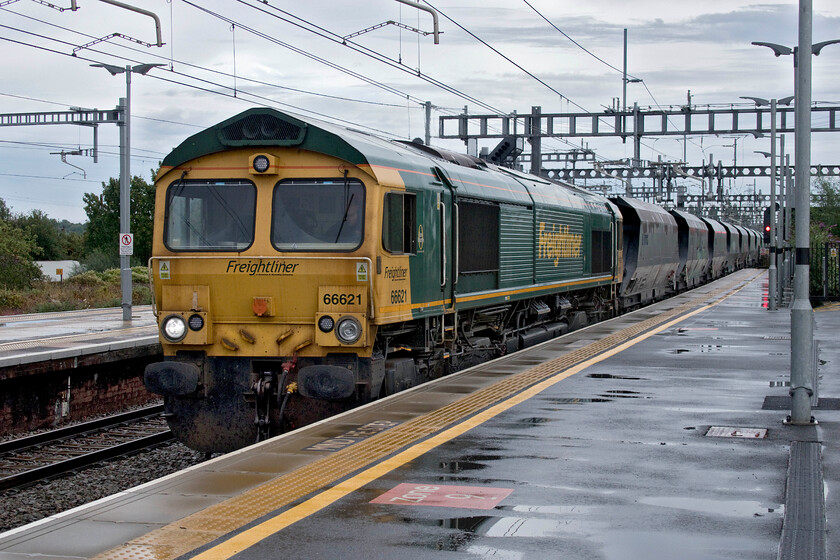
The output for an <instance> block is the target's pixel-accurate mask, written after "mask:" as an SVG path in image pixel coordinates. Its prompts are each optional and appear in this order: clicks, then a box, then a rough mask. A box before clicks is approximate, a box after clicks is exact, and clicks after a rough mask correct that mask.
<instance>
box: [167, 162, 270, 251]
mask: <svg viewBox="0 0 840 560" xmlns="http://www.w3.org/2000/svg"><path fill="white" fill-rule="evenodd" d="M256 201H257V190H256V187H255V186H254V184H253V183H251V182H250V181H238V180H233V181H214V180H189V181H184V180H180V179H179V180H178V181H175V182H174V183H172V184H171V185H170V186H169V189H168V190H167V193H166V222H165V226H164V232H163V235H164V243H165V244H166V246H167V248H169V249H170V250H172V251H242V250H244V249H247V248H248V247H250V246H251V244H252V243H253V242H254V217H255V215H256Z"/></svg>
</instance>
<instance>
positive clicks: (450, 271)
mask: <svg viewBox="0 0 840 560" xmlns="http://www.w3.org/2000/svg"><path fill="white" fill-rule="evenodd" d="M435 175H436V176H437V178H438V179H439V180H440V182H441V183H443V187H444V188H443V190H442V191H441V192H439V193H438V200H437V210H438V217H439V219H440V224H439V228H440V263H439V267H440V268H439V270H440V291H441V297H442V298H443V308H444V312H446V311H447V310H451V309H454V308H455V286H456V284H457V283H458V272H457V271H458V204H457V198H456V194H455V193H456V191H455V187H454V185H453V184H452V180H451V179H450V177H449V175H448V174H447V173H446V172H445V171H444V170H443V169H441V168H440V167H435Z"/></svg>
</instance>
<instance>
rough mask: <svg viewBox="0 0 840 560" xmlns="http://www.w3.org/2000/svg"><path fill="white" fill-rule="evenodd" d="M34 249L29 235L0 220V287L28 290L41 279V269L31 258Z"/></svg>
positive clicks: (34, 246)
mask: <svg viewBox="0 0 840 560" xmlns="http://www.w3.org/2000/svg"><path fill="white" fill-rule="evenodd" d="M36 249H37V247H36V245H35V242H34V240H33V238H32V236H31V235H30V234H29V233H27V232H26V231H24V230H22V229H21V228H19V227H16V226H15V225H14V224H13V223H11V222H10V221H7V220H4V219H0V271H2V272H0V287H2V288H4V289H7V290H8V289H21V288H29V287H31V286H32V284H33V283H34V282H35V281H36V280H38V279H40V278H41V269H40V268H38V265H36V264H35V260H34V259H33V258H32V254H33V252H35V250H36Z"/></svg>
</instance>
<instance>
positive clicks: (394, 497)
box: [370, 483, 513, 509]
mask: <svg viewBox="0 0 840 560" xmlns="http://www.w3.org/2000/svg"><path fill="white" fill-rule="evenodd" d="M511 492H513V488H489V487H487V486H443V485H433V484H413V483H403V484H398V485H397V486H395V487H394V488H392V489H391V490H389V491H388V492H385V493H384V494H382V495H381V496H379V497H378V498H375V499H373V500H371V501H370V503H372V504H396V505H404V506H438V507H457V508H470V509H493V508H494V507H496V505H498V503H499V502H501V501H502V500H504V499H505V498H507V497H508V495H509V494H510V493H511Z"/></svg>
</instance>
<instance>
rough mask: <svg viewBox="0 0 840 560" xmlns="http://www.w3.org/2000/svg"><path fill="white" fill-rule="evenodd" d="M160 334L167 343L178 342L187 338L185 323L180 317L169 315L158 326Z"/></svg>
mask: <svg viewBox="0 0 840 560" xmlns="http://www.w3.org/2000/svg"><path fill="white" fill-rule="evenodd" d="M160 332H161V334H162V335H163V338H165V339H166V340H167V342H180V341H181V340H183V339H184V337H185V336H187V323H186V321H184V318H183V317H181V316H180V315H170V316H169V317H167V318H166V319H164V320H163V322H162V323H161V324H160Z"/></svg>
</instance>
